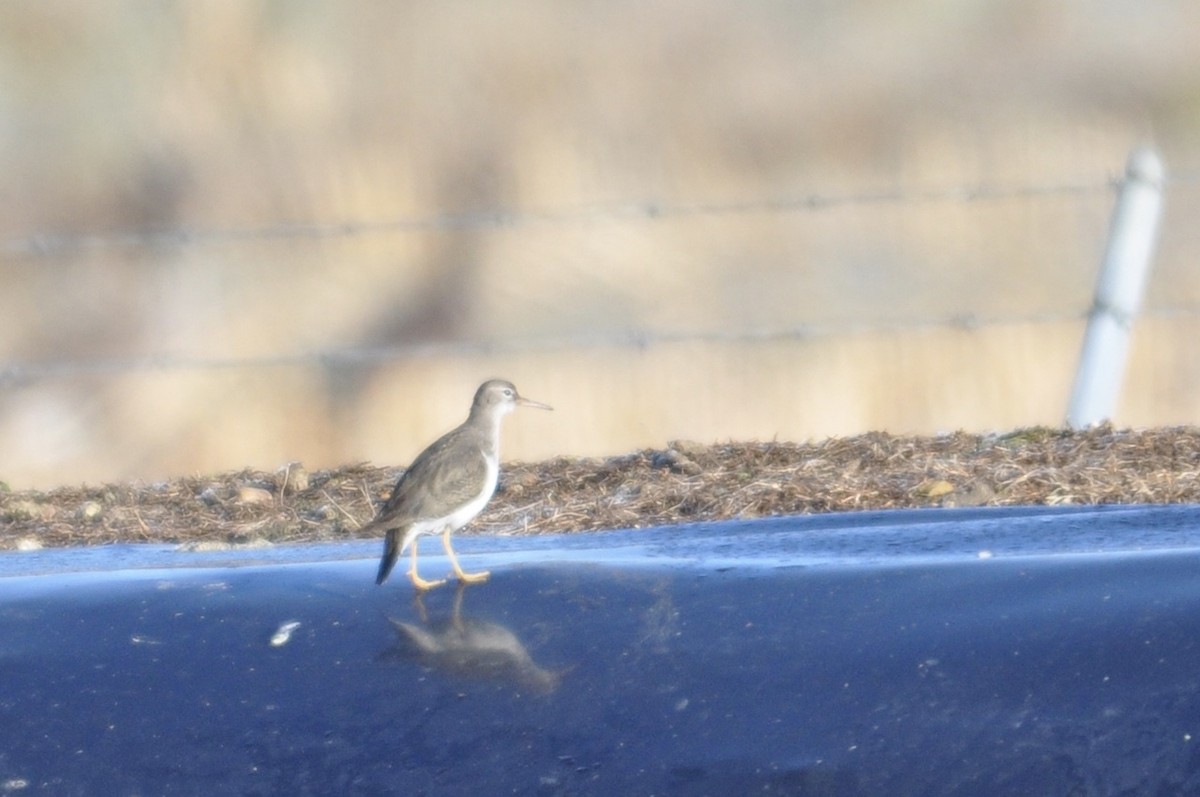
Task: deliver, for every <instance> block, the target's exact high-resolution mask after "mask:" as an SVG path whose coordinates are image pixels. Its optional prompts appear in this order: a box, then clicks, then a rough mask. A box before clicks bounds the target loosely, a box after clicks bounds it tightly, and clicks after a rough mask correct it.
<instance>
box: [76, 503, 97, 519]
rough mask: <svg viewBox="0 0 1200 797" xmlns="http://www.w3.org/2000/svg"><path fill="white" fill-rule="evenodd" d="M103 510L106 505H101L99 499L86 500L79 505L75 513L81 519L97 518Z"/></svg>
mask: <svg viewBox="0 0 1200 797" xmlns="http://www.w3.org/2000/svg"><path fill="white" fill-rule="evenodd" d="M103 512H104V507H102V506H101V505H100V502H99V501H84V502H83V503H82V504H80V505H79V509H77V510H76V512H75V514H76V515H77V516H78V517H79V519H80V520H95V519H96V518H98V517H100V515H101V513H103Z"/></svg>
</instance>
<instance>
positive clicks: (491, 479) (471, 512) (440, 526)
mask: <svg viewBox="0 0 1200 797" xmlns="http://www.w3.org/2000/svg"><path fill="white" fill-rule="evenodd" d="M499 477H500V461H499V458H489V459H488V461H487V479H486V480H485V481H484V484H483V490H482V491H480V493H479V495H478V497H476V498H475V499H474V500H472V501H471V502H470V503H469V504H463V505H462V507H461V508H460V509H458V510H456V511H455V512H453V513H452V514H450V515H449V516H447V517H445V518H435V519H433V520H418V521H417V522H415V523H413V524H412V526H410V527H409V529H408V533H406V534H405V535H404V542H403V543H402V544H401V546H400V553H404V551H405V550H406V549H407V548H408V546H409V544H410V543H411V542H412V541H413V540H415V539H416V538H417V537H419V536H421V535H422V534H441V533H442V531H444V530H445V528H446V527H447V526H449V527H450V531H452V532H454V531H458V530H459V529H461V528H462V527H463V526H465V525H467V524H468V523H470V522H471V521H472V520H473V519H474V518H475V516H476V515H478V514H479V513H480V512H482V511H483V508H484V507H485V506H487V502H488V501H490V500H491V499H492V493H494V492H495V491H496V480H497V479H498V478H499Z"/></svg>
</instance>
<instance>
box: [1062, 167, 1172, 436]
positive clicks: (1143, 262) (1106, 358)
mask: <svg viewBox="0 0 1200 797" xmlns="http://www.w3.org/2000/svg"><path fill="white" fill-rule="evenodd" d="M1162 186H1163V164H1162V160H1161V159H1160V158H1159V156H1158V153H1157V152H1155V151H1154V150H1153V149H1150V148H1140V149H1136V150H1134V151H1133V153H1132V154H1130V156H1129V161H1128V163H1127V164H1126V166H1125V178H1124V179H1123V180H1122V181H1121V187H1120V190H1119V192H1118V194H1117V203H1116V207H1115V208H1114V209H1113V215H1112V223H1111V225H1110V227H1109V232H1108V248H1107V249H1106V250H1105V252H1104V263H1103V264H1102V265H1101V267H1100V278H1099V280H1098V281H1097V282H1096V297H1095V299H1094V301H1093V302H1092V310H1091V313H1090V314H1089V317H1088V325H1087V332H1086V333H1085V335H1084V338H1083V352H1082V353H1081V354H1080V356H1079V370H1078V371H1076V373H1075V386H1074V388H1073V389H1072V391H1071V403H1070V405H1069V406H1068V407H1067V425H1068V426H1070V427H1071V428H1073V429H1082V428H1086V427H1088V426H1093V425H1095V424H1098V423H1103V422H1104V421H1106V420H1109V419H1111V418H1112V416H1113V412H1114V410H1115V409H1116V405H1117V396H1118V395H1119V393H1120V390H1121V380H1122V377H1123V376H1124V373H1125V360H1126V357H1127V355H1128V353H1129V333H1130V330H1131V328H1132V327H1133V319H1134V317H1135V316H1136V315H1137V313H1138V309H1139V308H1140V307H1141V304H1142V293H1143V291H1144V289H1145V287H1146V277H1147V276H1148V275H1149V273H1150V261H1151V259H1152V257H1153V255H1154V245H1155V243H1156V241H1157V239H1158V227H1159V220H1160V219H1161V217H1162Z"/></svg>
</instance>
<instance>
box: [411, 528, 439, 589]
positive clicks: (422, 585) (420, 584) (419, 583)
mask: <svg viewBox="0 0 1200 797" xmlns="http://www.w3.org/2000/svg"><path fill="white" fill-rule="evenodd" d="M408 577H409V579H411V580H412V584H413V586H414V587H416V588H417V589H419V590H421V591H424V590H427V589H433V588H434V587H440V586H441V585H442V584H445V583H446V579H444V578H439V579H438V580H437V581H426V580H425V579H423V578H421V577H420V576H419V575H417V541H416V540H413V541H412V567H410V568H409V569H408Z"/></svg>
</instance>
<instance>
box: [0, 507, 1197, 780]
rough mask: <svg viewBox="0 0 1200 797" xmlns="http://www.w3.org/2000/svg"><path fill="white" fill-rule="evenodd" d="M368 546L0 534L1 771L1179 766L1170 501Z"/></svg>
mask: <svg viewBox="0 0 1200 797" xmlns="http://www.w3.org/2000/svg"><path fill="white" fill-rule="evenodd" d="M378 545H379V544H378V543H377V542H376V543H370V544H366V543H361V542H358V543H345V544H335V545H310V546H296V547H289V548H280V549H269V550H253V551H240V552H239V551H233V552H219V553H207V554H187V553H180V552H177V551H173V550H172V549H170V548H167V547H164V546H118V547H113V548H108V549H92V550H89V551H55V552H38V553H34V554H15V553H14V554H6V555H4V556H2V557H0V684H2V685H3V687H2V690H0V788H6V787H5V786H4V784H9V786H8V787H7V788H9V789H10V790H11V789H12V788H16V787H20V788H21V790H20V791H18V792H17V793H46V794H130V795H132V794H220V793H230V794H264V795H265V794H281V793H286V794H378V793H397V794H422V793H427V794H444V793H467V792H468V791H470V792H474V793H476V794H505V793H517V794H647V795H648V794H664V795H701V794H713V795H725V794H749V793H760V792H765V793H771V794H864V795H867V794H870V795H874V794H929V795H936V794H952V795H958V794H962V795H968V794H970V795H986V794H1017V793H1021V794H1087V795H1091V794H1183V793H1189V792H1190V793H1200V754H1198V753H1197V750H1198V748H1197V747H1196V745H1197V744H1198V743H1200V689H1198V683H1197V681H1198V680H1200V675H1198V674H1197V673H1198V672H1200V666H1198V664H1197V663H1198V662H1200V655H1198V653H1200V651H1197V642H1196V640H1197V638H1198V632H1200V585H1198V584H1197V579H1196V574H1197V572H1200V571H1198V568H1200V509H1197V508H1194V507H1170V508H1140V509H1128V508H1125V509H1103V510H1083V511H1080V510H1073V511H1071V510H1066V511H1064V510H1045V509H1019V510H962V511H950V510H945V511H919V512H891V513H862V514H848V515H827V516H812V517H801V518H787V519H775V520H768V521H756V522H747V523H736V524H703V525H696V526H686V527H675V528H670V529H656V530H645V531H630V532H610V533H603V534H586V535H573V536H565V537H539V538H490V537H464V538H462V540H461V541H460V544H459V545H458V547H459V549H460V551H461V552H462V553H463V559H464V565H465V566H466V567H467V568H468V569H474V568H477V567H490V568H491V569H492V570H493V577H492V579H491V580H490V581H488V582H486V583H484V584H480V585H475V586H471V587H467V588H465V589H462V590H457V589H455V588H454V587H453V586H447V587H443V588H441V589H439V590H435V591H434V592H432V593H430V594H429V595H427V596H426V597H425V598H423V599H421V600H416V599H414V596H413V593H412V590H411V587H410V586H409V585H408V583H407V581H406V580H405V579H404V578H403V576H402V574H401V575H400V577H398V578H394V579H393V580H392V581H389V582H388V583H387V584H386V585H384V586H383V587H376V586H375V585H374V583H373V575H374V570H375V566H376V561H375V557H376V556H377V554H378ZM429 547H430V555H429V556H426V557H423V558H422V564H423V574H424V575H426V576H428V577H434V576H439V575H441V573H442V572H443V571H445V570H446V569H447V566H446V562H445V560H444V559H443V558H441V557H439V556H435V555H432V550H433V547H434V546H432V545H431V546H429ZM288 623H298V625H296V626H294V628H293V629H292V630H291V632H290V635H286V640H285V639H284V636H285V635H284V634H282V632H281V630H280V629H281V627H282V626H284V624H288ZM273 637H275V641H276V643H277V644H272V638H273ZM12 784H16V787H14V786H13V785H12Z"/></svg>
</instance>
